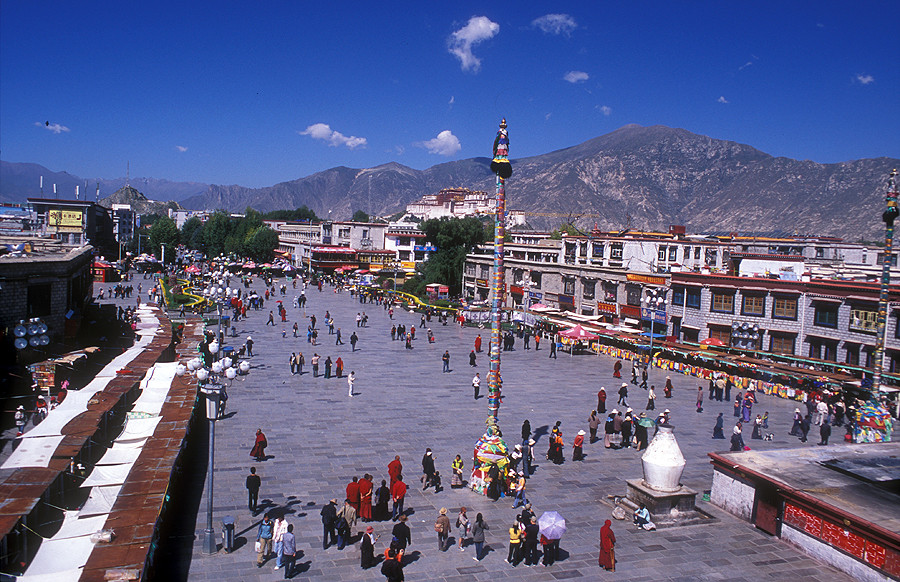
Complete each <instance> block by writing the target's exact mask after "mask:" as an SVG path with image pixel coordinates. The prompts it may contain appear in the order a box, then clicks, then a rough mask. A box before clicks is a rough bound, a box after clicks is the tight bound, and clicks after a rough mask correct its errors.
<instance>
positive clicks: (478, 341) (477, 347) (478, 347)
mask: <svg viewBox="0 0 900 582" xmlns="http://www.w3.org/2000/svg"><path fill="white" fill-rule="evenodd" d="M475 353H478V354H480V353H481V334H478V335H477V336H475Z"/></svg>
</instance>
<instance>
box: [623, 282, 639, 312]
mask: <svg viewBox="0 0 900 582" xmlns="http://www.w3.org/2000/svg"><path fill="white" fill-rule="evenodd" d="M625 302H626V303H627V304H628V305H634V306H635V307H639V306H640V305H641V288H640V287H635V286H634V285H627V286H626V287H625Z"/></svg>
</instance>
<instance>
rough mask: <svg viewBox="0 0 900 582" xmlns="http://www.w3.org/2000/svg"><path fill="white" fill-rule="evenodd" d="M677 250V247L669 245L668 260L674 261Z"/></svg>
mask: <svg viewBox="0 0 900 582" xmlns="http://www.w3.org/2000/svg"><path fill="white" fill-rule="evenodd" d="M677 252H678V247H669V261H674V260H675V259H676V253H677Z"/></svg>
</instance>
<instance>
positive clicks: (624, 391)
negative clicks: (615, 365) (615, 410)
mask: <svg viewBox="0 0 900 582" xmlns="http://www.w3.org/2000/svg"><path fill="white" fill-rule="evenodd" d="M617 404H621V405H622V406H628V384H626V383H625V382H622V386H621V387H620V388H619V400H618V401H617Z"/></svg>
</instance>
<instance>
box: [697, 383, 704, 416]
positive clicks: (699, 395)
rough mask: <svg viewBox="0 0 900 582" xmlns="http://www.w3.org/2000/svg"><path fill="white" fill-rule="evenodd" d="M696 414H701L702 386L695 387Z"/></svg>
mask: <svg viewBox="0 0 900 582" xmlns="http://www.w3.org/2000/svg"><path fill="white" fill-rule="evenodd" d="M697 412H703V386H697Z"/></svg>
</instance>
